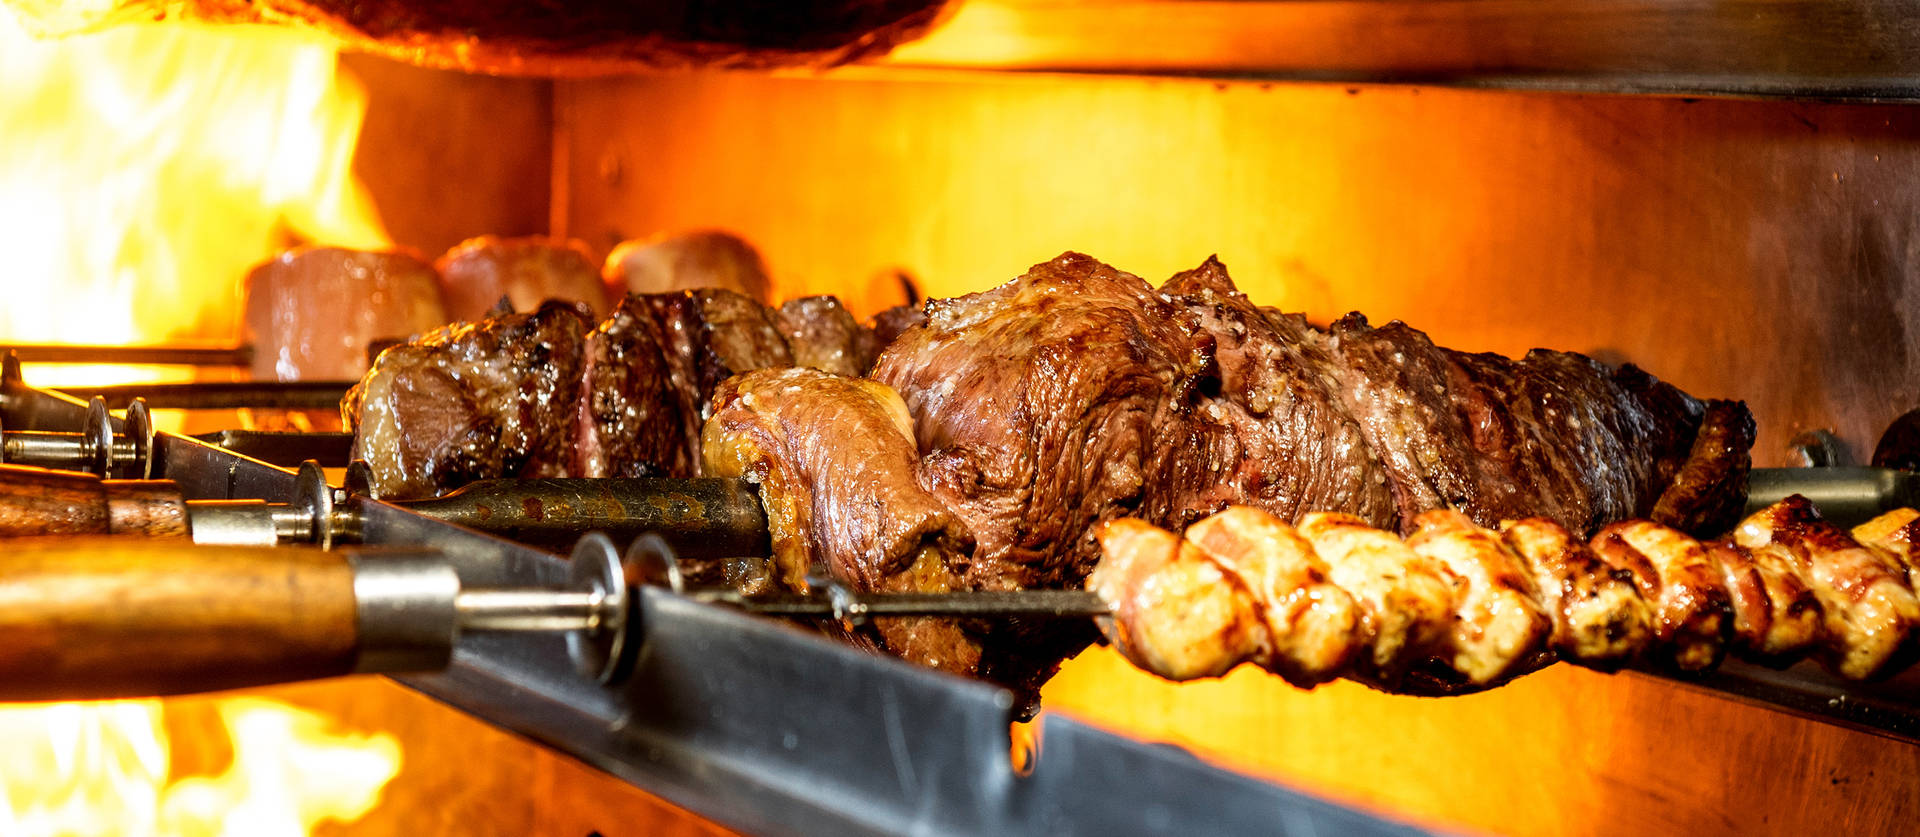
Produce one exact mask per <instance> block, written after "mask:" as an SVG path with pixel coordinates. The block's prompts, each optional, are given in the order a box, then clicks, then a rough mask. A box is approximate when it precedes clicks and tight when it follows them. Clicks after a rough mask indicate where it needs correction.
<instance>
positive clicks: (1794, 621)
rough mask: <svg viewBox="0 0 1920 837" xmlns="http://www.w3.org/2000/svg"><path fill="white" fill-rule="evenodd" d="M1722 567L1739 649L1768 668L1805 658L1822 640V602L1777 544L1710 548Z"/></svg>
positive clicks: (1730, 544)
mask: <svg viewBox="0 0 1920 837" xmlns="http://www.w3.org/2000/svg"><path fill="white" fill-rule="evenodd" d="M1705 546H1706V549H1707V557H1708V558H1711V559H1712V560H1713V561H1714V563H1715V564H1717V565H1719V567H1720V572H1721V575H1722V576H1723V578H1724V579H1725V583H1726V586H1727V605H1728V608H1729V611H1730V613H1731V614H1732V616H1733V642H1734V650H1735V651H1738V652H1739V653H1740V655H1741V656H1743V657H1745V658H1747V659H1749V660H1754V661H1757V662H1761V663H1766V664H1769V665H1785V664H1787V663H1790V662H1793V661H1795V660H1798V659H1799V658H1800V657H1802V656H1805V655H1806V653H1807V652H1809V651H1811V650H1813V648H1814V643H1816V642H1818V641H1819V639H1820V635H1821V634H1820V632H1821V612H1820V601H1819V599H1818V598H1817V597H1816V596H1814V594H1813V590H1811V589H1810V588H1808V586H1807V584H1806V582H1805V581H1804V580H1803V578H1802V576H1801V575H1800V573H1799V572H1798V570H1796V569H1795V567H1794V563H1793V560H1792V556H1791V554H1790V553H1789V552H1787V550H1786V549H1785V548H1784V547H1782V546H1779V545H1778V544H1764V545H1761V546H1759V547H1756V548H1754V549H1747V548H1744V547H1742V546H1740V545H1738V544H1735V543H1733V542H1732V541H1727V540H1717V541H1709V542H1707V543H1706V544H1705Z"/></svg>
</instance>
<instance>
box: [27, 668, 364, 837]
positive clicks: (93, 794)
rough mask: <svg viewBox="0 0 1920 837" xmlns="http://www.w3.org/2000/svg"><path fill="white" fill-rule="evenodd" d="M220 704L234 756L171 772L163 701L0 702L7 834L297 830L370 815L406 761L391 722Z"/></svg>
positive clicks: (261, 835) (230, 834) (176, 835)
mask: <svg viewBox="0 0 1920 837" xmlns="http://www.w3.org/2000/svg"><path fill="white" fill-rule="evenodd" d="M217 711H218V712H219V714H220V719H221V721H222V722H223V724H224V725H225V726H226V728H227V730H228V732H229V733H230V734H231V735H232V736H233V763H232V765H231V766H230V767H228V769H227V770H226V771H225V772H224V773H221V774H220V775H217V776H190V777H178V778H174V777H170V776H169V766H168V762H169V748H168V741H167V738H166V735H165V733H164V731H163V730H164V727H163V726H162V723H161V721H162V714H161V713H162V708H161V703H160V701H157V700H143V701H114V702H102V703H93V704H78V703H66V704H55V705H51V706H22V707H5V708H0V740H4V741H6V742H7V744H6V746H5V747H3V748H0V775H3V776H4V777H5V780H4V782H0V834H9V835H21V837H37V835H76V837H79V836H80V835H103V836H104V835H128V837H137V836H138V835H166V837H200V836H202V835H204V836H205V837H216V836H218V837H240V835H247V837H290V836H291V835H302V834H306V833H308V832H309V831H311V830H312V828H313V827H314V826H315V825H318V824H319V823H321V822H324V821H328V820H335V821H341V822H352V821H353V820H356V819H358V818H360V817H362V816H364V815H365V814H366V813H367V812H368V811H370V810H372V809H373V806H374V805H375V804H376V803H377V802H378V801H379V798H380V789H381V788H382V787H383V786H384V785H385V784H386V783H387V782H388V781H389V780H391V779H392V778H393V777H394V775H396V774H397V773H398V772H399V770H400V746H399V744H398V743H396V742H395V741H394V739H393V737H392V736H389V735H386V734H384V733H377V734H374V735H370V736H361V735H353V734H336V733H333V732H330V731H329V730H328V729H327V727H328V725H329V724H328V720H327V719H326V718H325V717H324V716H321V715H318V714H315V713H313V712H308V711H306V710H303V709H299V708H296V707H293V706H289V705H287V704H283V703H279V702H277V701H270V700H264V699H261V698H227V699H224V700H222V701H220V702H219V704H218V706H217Z"/></svg>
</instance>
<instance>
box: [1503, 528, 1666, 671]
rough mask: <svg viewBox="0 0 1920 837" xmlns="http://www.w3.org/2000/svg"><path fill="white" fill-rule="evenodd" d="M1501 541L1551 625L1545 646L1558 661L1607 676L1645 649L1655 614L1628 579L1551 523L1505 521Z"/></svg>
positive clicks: (1632, 581)
mask: <svg viewBox="0 0 1920 837" xmlns="http://www.w3.org/2000/svg"><path fill="white" fill-rule="evenodd" d="M1500 536H1501V538H1502V539H1503V540H1505V541H1506V542H1507V546H1508V547H1510V548H1512V550H1513V551H1514V554H1516V555H1518V556H1520V559H1521V560H1522V561H1523V562H1525V564H1526V566H1527V567H1528V568H1529V569H1530V570H1531V571H1532V573H1533V581H1534V590H1535V591H1536V592H1537V593H1538V594H1539V599H1538V601H1539V603H1540V607H1541V608H1542V609H1543V610H1545V611H1546V613H1547V615H1548V617H1549V618H1551V619H1552V620H1553V634H1552V637H1551V639H1550V644H1551V647H1552V650H1553V652H1554V653H1555V654H1557V655H1559V657H1560V658H1561V659H1564V660H1568V661H1570V662H1575V663H1579V664H1580V665H1584V666H1588V667H1592V668H1598V669H1602V670H1610V669H1613V668H1617V667H1619V666H1620V665H1622V664H1624V663H1627V662H1629V661H1631V660H1632V658H1633V655H1634V654H1635V653H1638V652H1639V650H1640V649H1641V648H1642V647H1644V646H1645V645H1646V643H1647V640H1648V635H1647V632H1648V631H1649V630H1652V623H1653V618H1654V614H1653V609H1652V608H1651V607H1650V606H1649V605H1648V604H1647V602H1646V600H1645V599H1642V598H1640V593H1639V590H1637V589H1636V588H1635V587H1634V576H1633V575H1632V574H1630V573H1627V572H1624V571H1621V570H1616V569H1613V568H1612V567H1611V566H1609V565H1608V564H1607V563H1606V562H1604V561H1602V560H1600V558H1599V556H1597V555H1595V554H1594V553H1593V550H1592V549H1589V548H1588V547H1587V545H1586V543H1584V542H1582V541H1580V540H1579V539H1577V538H1575V537H1573V535H1572V534H1570V533H1569V532H1567V530H1566V528H1565V527H1563V526H1561V525H1560V524H1558V523H1555V522H1553V521H1551V520H1546V519H1544V518H1538V517H1530V518H1525V519H1522V520H1514V521H1508V522H1507V523H1505V524H1502V525H1501V527H1500Z"/></svg>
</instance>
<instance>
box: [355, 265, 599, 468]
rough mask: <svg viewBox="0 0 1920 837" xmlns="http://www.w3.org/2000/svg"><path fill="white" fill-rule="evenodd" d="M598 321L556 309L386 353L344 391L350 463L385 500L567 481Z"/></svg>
mask: <svg viewBox="0 0 1920 837" xmlns="http://www.w3.org/2000/svg"><path fill="white" fill-rule="evenodd" d="M589 324H590V321H589V320H588V319H587V317H586V315H584V314H583V313H581V312H580V311H579V309H577V308H575V307H573V306H571V305H568V304H566V303H561V302H550V303H547V304H545V305H542V306H540V308H539V309H538V310H535V311H533V312H531V313H526V314H508V315H505V316H501V317H494V318H490V319H485V320H481V321H479V322H476V323H460V324H455V325H450V326H446V327H444V328H440V329H437V330H435V331H432V332H428V333H427V334H426V335H424V336H422V337H420V338H418V339H416V340H414V341H412V342H410V343H407V344H405V345H401V346H395V347H393V348H391V349H388V350H386V351H385V352H382V353H381V354H380V357H379V358H378V359H377V360H375V362H374V364H373V370H372V371H370V372H368V373H367V376H366V377H365V378H363V379H361V381H360V383H358V384H356V385H354V387H353V389H351V390H348V391H347V397H346V399H345V400H344V401H342V402H341V405H340V410H341V414H342V415H343V416H344V417H345V418H346V420H347V422H348V424H350V425H351V426H352V427H353V428H354V440H353V456H354V458H356V459H364V460H366V461H367V463H368V464H369V465H370V466H371V470H372V475H371V476H372V482H371V485H370V488H372V490H373V491H374V492H375V494H376V495H377V496H382V497H429V496H433V495H434V494H437V493H440V492H442V491H446V490H448V489H451V488H455V487H458V486H460V485H462V484H464V483H467V482H471V481H473V480H476V479H486V478H490V477H506V476H527V477H538V476H564V475H565V474H566V473H567V462H568V460H569V459H570V458H571V455H572V454H571V450H570V446H571V434H570V433H565V432H556V429H558V428H569V427H571V426H572V418H573V410H574V404H575V401H576V399H577V397H578V393H579V386H580V353H581V349H582V348H583V345H584V343H585V338H586V333H587V328H588V326H589Z"/></svg>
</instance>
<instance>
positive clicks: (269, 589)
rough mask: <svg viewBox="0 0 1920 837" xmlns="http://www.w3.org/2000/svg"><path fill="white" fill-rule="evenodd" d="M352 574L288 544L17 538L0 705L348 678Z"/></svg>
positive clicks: (6, 569)
mask: <svg viewBox="0 0 1920 837" xmlns="http://www.w3.org/2000/svg"><path fill="white" fill-rule="evenodd" d="M354 578H355V574H354V567H353V565H352V563H351V562H350V561H349V560H348V559H347V558H346V557H344V556H343V555H341V554H338V553H330V552H323V551H320V550H311V549H296V548H288V547H208V546H195V545H193V544H191V543H188V542H184V541H149V540H145V539H129V538H29V539H23V540H17V541H13V542H10V543H6V544H4V549H0V700H8V701H18V700H75V699H89V698H121V697H140V696H149V695H166V694H179V693H183V692H203V691H213V690H218V689H230V688H239V687H245V686H256V685H263V684H268V683H282V682H288V681H294V680H305V679H311V678H319V677H329V676H333V675H338V674H346V673H349V672H351V671H354V670H355V668H356V665H357V664H358V662H359V645H360V643H359V626H358V615H357V609H356V608H357V605H356V597H355V592H354Z"/></svg>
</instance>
